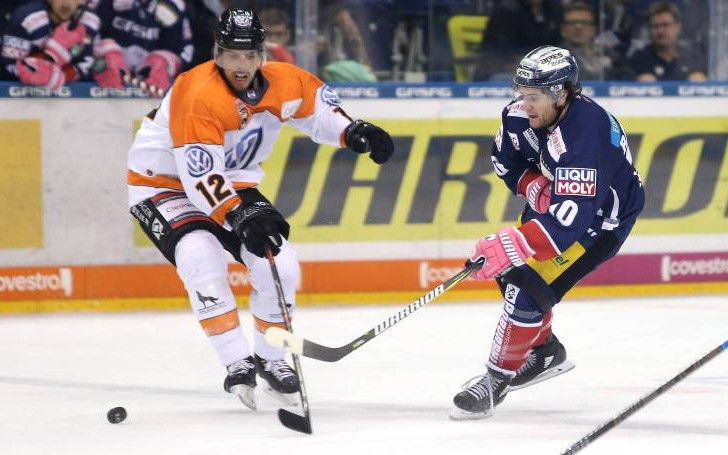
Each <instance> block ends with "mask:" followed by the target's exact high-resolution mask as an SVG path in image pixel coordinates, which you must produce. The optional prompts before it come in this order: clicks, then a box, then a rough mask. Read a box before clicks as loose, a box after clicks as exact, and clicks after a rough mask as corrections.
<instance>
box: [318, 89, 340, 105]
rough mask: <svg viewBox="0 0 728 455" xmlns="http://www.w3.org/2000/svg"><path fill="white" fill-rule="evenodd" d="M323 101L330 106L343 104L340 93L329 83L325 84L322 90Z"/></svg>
mask: <svg viewBox="0 0 728 455" xmlns="http://www.w3.org/2000/svg"><path fill="white" fill-rule="evenodd" d="M321 101H323V102H324V103H326V104H328V105H329V106H339V105H340V104H341V100H340V99H339V95H338V94H337V93H336V92H335V91H334V89H332V88H331V87H329V86H328V85H324V88H323V90H321Z"/></svg>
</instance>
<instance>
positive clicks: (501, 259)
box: [470, 226, 535, 280]
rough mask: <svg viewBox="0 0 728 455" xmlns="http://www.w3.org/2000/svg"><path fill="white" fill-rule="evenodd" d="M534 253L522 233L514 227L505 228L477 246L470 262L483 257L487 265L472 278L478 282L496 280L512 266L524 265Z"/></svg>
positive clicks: (481, 240)
mask: <svg viewBox="0 0 728 455" xmlns="http://www.w3.org/2000/svg"><path fill="white" fill-rule="evenodd" d="M534 253H535V252H534V251H533V250H532V249H531V247H530V246H528V242H526V238H525V237H524V236H523V234H522V233H521V231H519V230H518V229H516V228H515V227H513V226H508V227H505V228H503V229H501V230H499V231H498V232H496V233H495V234H492V235H489V236H487V237H483V238H482V239H480V240H478V243H476V244H475V250H474V251H473V253H472V254H471V255H470V261H471V262H476V261H477V260H478V259H480V258H481V257H482V258H485V264H483V267H482V268H480V269H479V270H476V271H475V272H473V274H472V275H471V276H472V277H473V278H475V279H476V280H487V279H488V278H495V277H496V276H498V275H499V274H500V273H501V272H503V271H504V270H505V269H507V268H509V267H510V266H516V267H519V266H522V265H524V264H525V263H526V259H528V258H530V257H531V256H533V255H534Z"/></svg>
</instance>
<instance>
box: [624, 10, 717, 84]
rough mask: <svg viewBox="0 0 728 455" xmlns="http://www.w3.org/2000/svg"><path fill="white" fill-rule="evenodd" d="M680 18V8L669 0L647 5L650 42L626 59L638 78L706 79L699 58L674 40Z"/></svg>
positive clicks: (678, 30)
mask: <svg viewBox="0 0 728 455" xmlns="http://www.w3.org/2000/svg"><path fill="white" fill-rule="evenodd" d="M681 17H682V16H681V13H680V9H679V8H678V7H677V6H676V5H675V4H674V3H673V2H670V1H660V2H657V3H654V4H653V5H652V6H651V7H650V11H649V29H650V30H649V31H650V41H651V43H650V44H648V45H647V46H646V47H644V48H642V49H639V50H637V51H636V52H635V53H634V55H632V57H631V58H630V66H631V67H632V69H633V70H634V71H635V73H636V74H637V80H638V81H658V80H660V81H665V80H690V81H703V80H705V79H706V75H705V70H704V63H703V62H702V59H701V58H700V57H699V56H698V55H696V54H695V53H694V52H691V51H690V47H689V46H688V45H685V44H682V43H680V42H679V41H678V38H679V36H680V30H681Z"/></svg>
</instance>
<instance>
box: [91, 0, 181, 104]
mask: <svg viewBox="0 0 728 455" xmlns="http://www.w3.org/2000/svg"><path fill="white" fill-rule="evenodd" d="M95 8H96V11H97V14H98V15H99V17H100V18H101V23H102V28H101V40H99V41H98V42H97V43H95V45H94V57H96V61H95V62H94V79H95V80H96V82H97V83H98V84H99V85H101V86H103V87H115V88H122V87H123V86H124V82H125V81H124V77H123V76H124V75H125V74H129V75H131V76H132V77H133V78H134V79H136V80H138V81H142V82H144V83H145V84H146V85H147V86H149V87H151V89H150V94H154V93H155V92H157V90H162V91H165V90H167V89H168V88H169V87H170V85H171V83H172V81H173V80H174V78H175V77H176V76H177V74H179V73H180V72H181V71H184V70H186V69H187V68H188V67H189V66H190V64H191V63H192V58H193V54H194V47H193V44H192V29H191V27H190V22H189V20H188V19H187V13H186V5H185V3H184V1H183V0H160V1H156V0H113V2H112V1H111V0H101V1H100V2H97V3H96V4H95Z"/></svg>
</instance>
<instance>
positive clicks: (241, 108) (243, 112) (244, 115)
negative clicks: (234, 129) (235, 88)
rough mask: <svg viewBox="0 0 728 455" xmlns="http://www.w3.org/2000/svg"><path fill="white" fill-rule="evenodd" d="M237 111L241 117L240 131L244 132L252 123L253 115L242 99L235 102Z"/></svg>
mask: <svg viewBox="0 0 728 455" xmlns="http://www.w3.org/2000/svg"><path fill="white" fill-rule="evenodd" d="M235 109H237V111H238V115H239V116H240V129H241V130H242V129H243V128H245V127H246V126H247V125H248V122H250V117H251V116H252V115H253V114H252V112H251V110H250V108H249V107H248V106H247V105H246V104H245V103H243V102H242V101H241V100H240V99H237V100H235Z"/></svg>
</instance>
